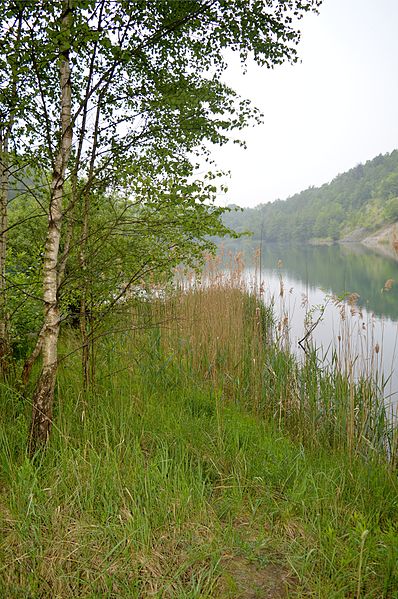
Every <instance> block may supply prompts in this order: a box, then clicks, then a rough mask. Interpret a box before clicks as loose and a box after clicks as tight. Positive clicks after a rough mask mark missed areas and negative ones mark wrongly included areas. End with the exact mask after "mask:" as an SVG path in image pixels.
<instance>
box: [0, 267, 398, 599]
mask: <svg viewBox="0 0 398 599" xmlns="http://www.w3.org/2000/svg"><path fill="white" fill-rule="evenodd" d="M108 326H109V328H111V329H112V328H113V329H114V330H116V329H117V330H118V332H117V333H116V332H115V333H114V334H112V335H107V336H104V337H101V338H100V340H99V341H98V343H97V353H96V373H97V375H96V385H95V388H94V389H93V390H92V391H91V392H90V393H89V394H88V395H86V396H83V394H82V392H81V380H80V368H79V356H78V353H76V354H72V355H70V356H69V358H68V359H67V360H65V361H64V362H62V363H61V367H60V374H59V381H58V389H57V411H56V415H55V419H54V426H53V436H52V439H51V442H50V444H49V447H48V449H47V451H46V452H45V453H44V454H40V455H37V456H36V458H35V460H34V461H33V462H31V461H29V460H28V458H27V456H26V450H25V446H26V438H27V432H28V423H29V413H30V409H29V404H28V401H27V400H26V399H24V398H23V397H22V396H21V395H20V394H19V393H18V392H16V391H15V390H14V388H13V386H12V385H11V384H8V385H3V387H2V390H1V391H2V410H1V431H0V434H1V437H0V440H1V449H0V451H1V453H0V459H1V478H0V485H1V494H0V517H1V529H2V535H1V554H0V581H1V582H0V596H4V597H10V598H13V597H15V598H18V599H19V598H27V599H28V598H29V599H31V598H44V597H46V598H47V597H48V598H56V597H57V598H58V597H59V598H64V597H65V598H66V597H67V598H69V597H70V598H75V597H90V598H91V597H93V598H94V597H98V598H100V597H101V598H102V597H109V598H111V597H114V598H117V597H126V598H127V597H128V598H130V597H131V598H134V597H136V598H141V597H152V596H153V597H181V598H183V597H184V598H185V597H190V598H194V597H215V598H224V597H225V598H227V597H230V598H235V597H243V598H244V597H246V598H250V597H252V598H254V597H319V598H320V599H326V598H338V597H356V598H357V599H359V597H361V598H362V597H369V598H370V597H373V598H379V597H390V598H393V597H397V596H398V594H397V589H398V567H397V562H398V537H397V521H398V498H397V490H398V487H397V484H396V474H394V464H393V463H392V462H391V460H390V461H388V460H387V459H386V448H388V451H389V452H390V454H391V455H392V454H393V453H394V451H395V445H394V443H395V440H394V438H393V431H392V430H391V426H390V425H389V424H388V421H387V420H386V418H385V415H384V412H383V408H382V404H381V403H380V401H378V399H377V392H376V390H375V389H374V388H372V386H371V385H370V384H369V383H367V382H363V383H362V384H359V385H354V384H353V382H352V381H351V380H350V378H349V377H347V376H345V375H344V374H342V373H341V372H338V371H335V372H334V373H330V372H329V373H328V372H325V371H323V370H322V369H321V368H320V367H319V365H317V364H316V361H315V359H314V358H313V357H312V358H311V356H309V358H308V360H307V362H306V364H305V365H304V366H303V367H298V366H297V364H296V363H295V361H294V360H293V358H292V357H291V356H290V355H289V354H288V353H286V352H285V351H283V350H281V349H280V347H279V346H278V345H277V344H275V343H274V340H273V331H274V325H273V322H272V314H271V312H270V310H268V309H267V308H265V307H263V306H260V305H259V304H258V303H257V302H256V301H255V300H254V299H253V298H250V297H248V296H247V294H245V293H244V292H243V290H242V287H241V285H240V282H239V280H230V281H229V282H227V283H226V282H225V281H221V280H220V279H217V278H213V280H212V284H211V285H210V286H203V287H200V288H196V289H193V290H192V291H191V292H180V293H178V294H176V295H174V296H173V297H171V298H170V299H169V300H167V301H153V302H142V303H141V304H137V305H134V304H131V305H126V306H125V307H124V310H123V313H122V314H120V315H119V316H118V317H117V318H116V317H115V322H113V323H112V322H109V323H108ZM122 329H125V330H124V331H123V330H122ZM77 347H78V340H77V339H76V336H75V333H74V332H73V331H69V332H68V331H66V332H65V334H64V338H63V353H64V354H65V355H66V354H69V353H70V352H71V351H73V349H74V348H77Z"/></svg>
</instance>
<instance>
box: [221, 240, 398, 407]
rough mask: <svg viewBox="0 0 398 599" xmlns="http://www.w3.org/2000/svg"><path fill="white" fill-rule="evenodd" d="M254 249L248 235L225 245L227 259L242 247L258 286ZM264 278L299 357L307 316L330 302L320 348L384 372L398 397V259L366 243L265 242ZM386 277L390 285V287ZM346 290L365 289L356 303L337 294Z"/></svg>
mask: <svg viewBox="0 0 398 599" xmlns="http://www.w3.org/2000/svg"><path fill="white" fill-rule="evenodd" d="M256 249H257V250H258V244H257V245H256V244H253V243H252V242H248V241H247V240H246V241H242V242H240V243H236V242H235V243H234V244H229V245H226V246H225V248H224V256H225V258H226V260H228V256H229V257H232V256H233V255H235V254H236V253H237V252H241V253H242V254H243V259H244V262H245V264H246V278H247V279H249V280H251V281H252V283H253V285H254V281H255V280H256V284H258V278H259V276H258V274H259V270H260V257H259V256H258V251H257V266H255V265H254V254H255V251H256ZM261 281H262V282H263V284H264V298H265V301H267V302H269V301H271V300H273V301H274V303H275V314H276V317H277V318H278V319H279V321H280V322H281V321H283V320H285V323H286V326H287V327H288V332H289V339H290V344H291V348H292V350H293V351H294V352H295V353H296V354H297V355H298V357H302V355H303V350H302V348H301V347H300V344H299V341H300V339H302V338H303V336H304V335H305V333H306V330H307V329H308V319H310V321H312V322H315V321H316V320H317V319H318V316H320V311H321V310H322V309H323V307H324V306H326V309H325V311H324V312H323V313H322V317H321V319H320V321H319V323H318V324H317V326H316V327H315V329H314V331H313V333H312V340H313V342H314V344H315V345H316V347H317V348H319V349H318V351H319V355H321V356H324V357H325V359H326V362H327V361H328V360H330V359H331V355H332V350H333V349H334V350H336V352H337V354H338V355H339V359H340V360H341V361H342V362H344V360H346V359H353V358H354V359H355V364H356V368H357V370H358V372H362V373H365V374H367V375H370V374H371V373H374V372H378V374H379V377H380V380H381V378H384V380H388V381H389V382H388V385H387V386H386V396H387V397H389V398H392V399H394V401H396V400H395V397H396V393H397V391H398V371H397V370H398V369H396V368H395V362H396V357H397V341H398V261H395V260H393V259H392V258H389V257H384V256H382V255H379V254H377V253H375V252H373V251H371V250H370V249H368V248H366V247H364V246H360V245H349V246H348V245H347V246H322V247H312V246H290V245H284V246H283V245H274V244H267V245H264V246H263V247H262V251H261ZM281 281H282V283H283V293H282V294H281ZM387 281H390V283H389V284H388V285H387V287H391V288H390V289H386V288H385V287H386V282H387ZM391 281H393V282H392V286H391ZM348 293H356V294H357V295H358V296H359V297H358V299H357V307H354V306H349V305H348V304H347V302H340V303H339V304H337V302H336V301H335V300H334V299H333V298H334V297H336V296H337V297H341V298H342V297H343V296H346V295H347V294H348ZM286 318H287V320H286ZM306 319H307V328H306V325H305V321H306ZM347 351H349V352H350V356H347V355H346V352H347Z"/></svg>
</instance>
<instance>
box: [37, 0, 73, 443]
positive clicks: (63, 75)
mask: <svg viewBox="0 0 398 599" xmlns="http://www.w3.org/2000/svg"><path fill="white" fill-rule="evenodd" d="M71 18H72V12H71V2H70V0H64V2H63V14H62V21H61V23H62V24H61V36H62V42H61V43H62V48H61V60H60V85H61V115H60V116H61V141H60V146H59V149H58V153H57V155H56V159H55V165H54V171H53V174H52V182H51V198H50V209H49V218H48V230H47V239H46V245H45V252H44V267H43V271H44V272H43V287H44V293H43V299H44V330H43V338H42V349H41V354H42V358H43V364H42V370H41V373H40V376H39V379H38V381H37V385H36V390H35V393H34V396H33V416H32V427H31V435H30V453H31V454H33V453H34V452H35V450H36V448H37V447H38V446H39V445H43V444H44V443H46V441H47V439H48V437H49V434H50V430H51V422H52V409H53V403H54V389H55V382H56V372H57V361H58V336H59V329H60V312H59V303H58V293H57V291H58V271H59V246H60V240H61V226H62V217H63V196H64V184H65V173H66V168H67V165H68V162H69V157H70V153H71V148H72V125H71V80H70V62H69V32H70V26H71Z"/></svg>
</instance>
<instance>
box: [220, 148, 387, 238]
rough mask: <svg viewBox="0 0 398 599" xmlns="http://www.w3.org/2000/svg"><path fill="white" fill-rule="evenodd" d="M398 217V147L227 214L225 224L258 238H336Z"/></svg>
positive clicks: (369, 228)
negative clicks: (319, 183)
mask: <svg viewBox="0 0 398 599" xmlns="http://www.w3.org/2000/svg"><path fill="white" fill-rule="evenodd" d="M396 220H398V150H394V151H393V152H391V153H389V154H385V155H379V156H376V158H374V159H373V160H369V161H367V162H366V163H365V164H358V165H357V166H355V167H354V168H352V169H350V170H349V171H348V172H346V173H343V174H341V175H338V176H337V177H335V178H334V179H333V180H332V181H331V182H330V183H325V184H324V185H322V186H321V187H309V188H308V189H306V190H305V191H302V192H300V193H297V194H295V195H293V196H292V197H289V198H288V199H287V200H286V201H282V200H276V201H275V202H272V203H267V204H260V205H259V206H257V207H256V208H247V209H245V210H244V211H234V212H231V213H228V214H225V215H224V224H225V225H227V226H229V227H231V228H233V229H234V230H236V231H238V232H242V231H251V232H253V236H254V239H259V240H260V239H261V238H262V239H264V240H266V241H275V242H285V241H298V242H305V241H308V240H311V239H328V240H331V241H335V240H338V239H341V238H343V237H345V236H349V235H350V234H351V233H353V232H355V231H358V229H363V231H362V234H363V235H365V234H366V233H367V232H368V233H371V232H372V231H373V230H375V229H377V228H378V227H380V226H382V225H384V224H387V223H390V222H395V221H396Z"/></svg>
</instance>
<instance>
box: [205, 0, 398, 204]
mask: <svg viewBox="0 0 398 599" xmlns="http://www.w3.org/2000/svg"><path fill="white" fill-rule="evenodd" d="M300 28H301V31H302V39H301V44H300V46H299V48H298V51H299V55H300V58H301V60H302V63H301V64H296V65H293V66H292V65H283V66H280V67H275V69H274V70H268V69H266V68H265V67H264V68H259V67H257V66H256V65H253V64H250V65H249V69H248V73H247V74H246V75H243V74H242V73H241V68H240V66H239V64H238V62H237V61H236V62H235V61H234V60H231V64H230V68H229V69H228V71H227V73H226V75H225V81H226V82H227V83H228V84H230V85H231V87H233V88H234V89H235V90H236V91H238V92H239V93H240V94H241V95H243V96H245V97H248V98H250V99H251V100H252V101H253V103H254V104H255V105H256V106H257V107H258V108H260V110H261V111H262V112H263V113H264V114H265V117H264V124H263V125H261V126H257V127H255V128H250V129H247V130H245V132H244V133H243V138H244V139H245V140H246V141H247V144H248V149H247V150H243V149H240V148H239V147H238V146H236V145H232V144H230V145H229V146H228V147H225V146H224V147H223V148H220V149H216V150H215V151H214V154H213V157H214V158H215V159H216V161H217V164H218V166H220V167H221V168H224V169H227V170H231V173H232V177H231V179H229V180H228V181H227V185H228V187H229V191H228V193H227V195H226V196H223V197H220V203H222V204H228V203H236V204H239V205H240V206H255V205H257V204H259V203H262V202H268V201H273V200H275V199H277V198H280V199H285V198H286V197H288V196H289V195H293V194H294V193H296V192H298V191H301V190H303V189H305V188H307V187H309V186H310V185H315V186H318V185H321V184H322V183H326V182H328V181H330V180H331V179H333V178H334V177H335V176H336V175H337V174H338V173H342V172H344V171H346V170H348V169H350V168H352V167H353V166H355V165H356V164H358V163H359V162H365V161H366V160H369V159H371V158H374V157H375V156H376V155H377V154H380V153H385V152H391V151H392V150H393V149H395V148H397V147H398V33H397V32H398V0H324V3H323V4H322V6H321V7H320V14H319V15H318V16H316V15H312V14H308V15H305V17H304V18H303V20H302V21H301V23H300Z"/></svg>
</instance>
